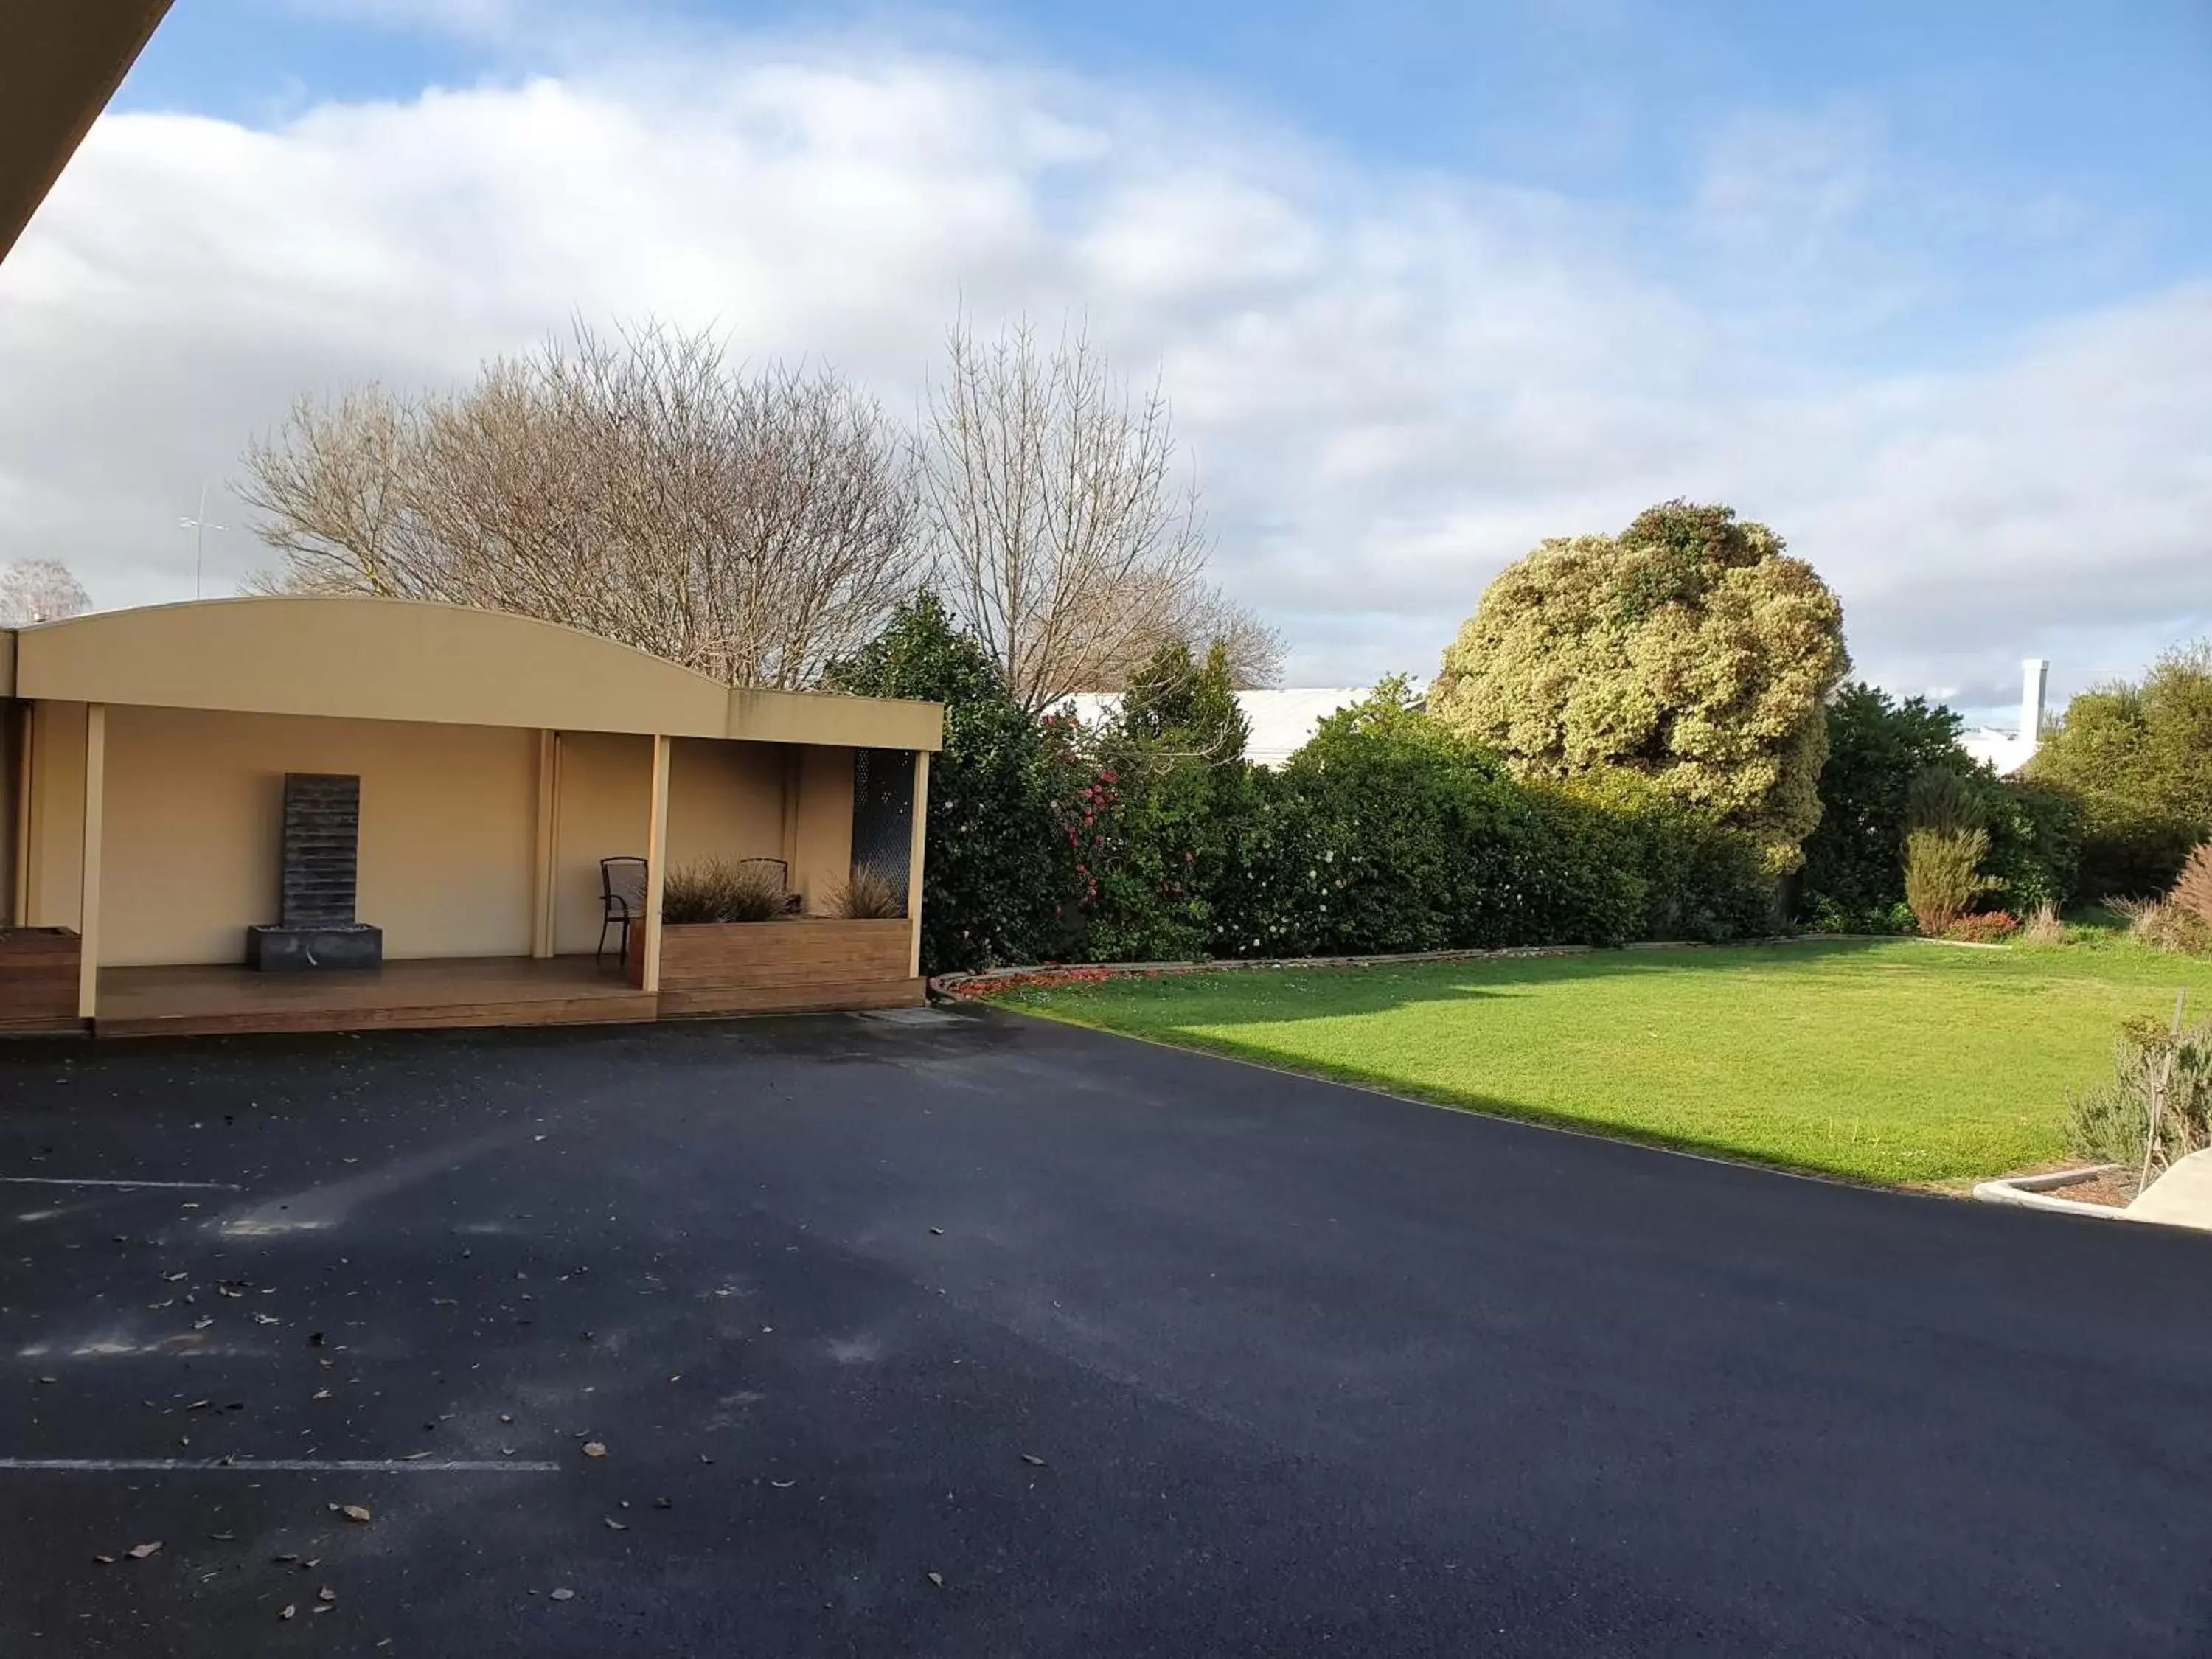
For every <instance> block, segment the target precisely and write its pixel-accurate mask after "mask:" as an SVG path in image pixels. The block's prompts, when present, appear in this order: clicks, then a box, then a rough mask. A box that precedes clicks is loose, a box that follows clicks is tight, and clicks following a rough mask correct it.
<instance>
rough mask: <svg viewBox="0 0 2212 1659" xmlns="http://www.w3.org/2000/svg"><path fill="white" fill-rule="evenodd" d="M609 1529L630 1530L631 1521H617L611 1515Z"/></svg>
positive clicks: (612, 1530)
mask: <svg viewBox="0 0 2212 1659" xmlns="http://www.w3.org/2000/svg"><path fill="white" fill-rule="evenodd" d="M607 1530H608V1531H609V1532H628V1531H629V1522H627V1521H617V1520H616V1519H615V1518H614V1516H608V1517H607Z"/></svg>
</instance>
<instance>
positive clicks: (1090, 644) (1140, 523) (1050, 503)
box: [921, 321, 1281, 711]
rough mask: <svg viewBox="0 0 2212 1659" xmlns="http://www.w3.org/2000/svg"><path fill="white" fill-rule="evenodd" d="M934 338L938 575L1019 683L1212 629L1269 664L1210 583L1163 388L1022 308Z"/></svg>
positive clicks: (928, 503) (1091, 669)
mask: <svg viewBox="0 0 2212 1659" xmlns="http://www.w3.org/2000/svg"><path fill="white" fill-rule="evenodd" d="M946 355H947V362H946V366H945V379H944V381H943V382H942V384H941V385H939V386H936V387H934V388H933V392H932V395H931V397H930V399H929V403H928V407H927V412H926V416H925V419H924V423H923V431H922V434H921V444H922V455H923V463H922V472H923V478H924V497H925V507H924V511H925V516H926V522H927V530H928V533H929V538H930V544H931V552H932V555H933V562H934V579H935V580H936V581H937V582H938V584H939V586H940V587H941V588H942V589H943V591H944V592H945V599H946V601H947V603H948V604H950V605H951V607H952V608H953V610H954V611H956V612H957V614H958V615H959V616H960V617H961V619H962V620H963V622H965V623H967V624H968V626H969V628H971V629H974V630H975V634H976V635H978V637H980V638H981V640H982V641H983V643H984V645H985V646H986V647H987V648H988V649H989V650H990V652H991V653H992V654H993V655H994V657H995V658H996V659H998V661H999V664H1000V667H1001V669H1002V670H1003V671H1005V673H1006V681H1007V684H1008V686H1009V687H1010V688H1011V689H1012V692H1013V694H1014V696H1015V698H1016V699H1017V700H1018V702H1020V703H1021V704H1022V705H1023V706H1024V708H1029V709H1031V710H1033V711H1034V710H1037V709H1042V708H1049V707H1051V706H1052V705H1053V704H1054V703H1056V702H1059V701H1060V699H1062V698H1063V697H1066V696H1067V695H1068V694H1069V693H1071V692H1075V691H1092V690H1115V689H1118V688H1119V687H1121V686H1122V685H1124V684H1127V679H1128V677H1129V675H1130V674H1131V673H1132V672H1133V671H1135V670H1136V668H1137V667H1138V666H1139V665H1141V664H1142V663H1143V662H1144V660H1145V659H1146V658H1147V657H1149V656H1150V655H1151V654H1152V651H1153V650H1154V648H1155V647H1158V645H1159V644H1161V643H1162V642H1163V641H1166V640H1169V639H1183V640H1185V641H1186V642H1188V643H1190V644H1192V645H1193V646H1194V647H1195V648H1197V649H1200V650H1202V649H1204V648H1205V647H1206V645H1207V644H1208V643H1209V642H1210V641H1211V639H1212V637H1213V636H1214V635H1216V634H1218V633H1236V634H1237V635H1238V636H1239V637H1240V638H1241V640H1242V641H1243V643H1242V647H1241V649H1242V651H1243V653H1244V654H1245V655H1246V656H1247V657H1249V659H1251V664H1252V671H1254V672H1255V673H1259V674H1263V675H1264V674H1267V673H1269V672H1272V670H1273V666H1274V665H1277V664H1279V661H1280V658H1281V647H1280V645H1279V642H1273V641H1270V640H1269V639H1268V637H1267V630H1266V629H1264V628H1262V627H1261V626H1260V625H1259V624H1258V623H1256V622H1255V620H1254V619H1252V618H1249V617H1245V616H1244V615H1243V613H1242V612H1240V611H1237V610H1236V608H1235V607H1234V606H1232V605H1230V604H1229V603H1228V601H1227V600H1225V599H1223V598H1222V596H1221V595H1220V594H1219V593H1218V592H1216V591H1215V590H1213V589H1212V588H1211V587H1208V586H1206V582H1205V580H1204V574H1205V569H1206V553H1207V545H1206V527H1205V522H1204V520H1203V519H1202V517H1201V516H1200V512H1199V505H1198V495H1197V490H1196V488H1195V486H1194V485H1179V484H1178V483H1176V479H1175V477H1173V472H1174V464H1175V459H1176V442H1175V437H1174V433H1173V430H1172V428H1171V427H1170V422H1169V416H1168V407H1167V403H1166V401H1165V399H1164V398H1162V397H1161V395H1160V393H1159V392H1158V389H1157V388H1155V389H1154V390H1153V391H1152V392H1149V393H1147V394H1146V395H1145V396H1143V397H1141V398H1132V397H1131V396H1130V393H1129V391H1128V388H1127V384H1126V383H1125V382H1124V381H1122V380H1121V379H1120V378H1119V377H1117V376H1116V375H1115V374H1114V372H1113V370H1112V368H1111V367H1110V366H1109V364H1108V362H1107V361H1106V359H1105V358H1104V357H1103V356H1102V355H1100V353H1099V352H1098V351H1097V349H1095V348H1094V347H1093V346H1092V345H1091V342H1090V340H1089V338H1088V337H1086V336H1085V334H1084V333H1082V332H1081V331H1073V332H1064V333H1063V334H1062V336H1061V337H1060V342H1059V343H1058V344H1057V345H1055V346H1054V347H1053V348H1052V349H1049V350H1047V349H1044V348H1043V347H1042V345H1041V343H1040V342H1039V340H1038V338H1037V336H1036V331H1035V330H1034V329H1033V328H1031V327H1030V325H1029V324H1027V323H1025V322H1024V323H1018V324H1015V325H1012V326H1011V327H1009V328H1007V329H1006V330H1005V331H1002V332H1001V333H1000V336H999V337H998V338H997V339H996V340H995V341H993V342H991V343H987V344H986V343H979V342H978V341H977V340H976V338H975V335H974V334H973V332H972V331H970V330H969V327H968V325H967V324H966V323H965V322H964V321H963V322H960V323H956V324H955V325H953V327H952V329H951V333H950V335H949V337H948V338H947V353H946Z"/></svg>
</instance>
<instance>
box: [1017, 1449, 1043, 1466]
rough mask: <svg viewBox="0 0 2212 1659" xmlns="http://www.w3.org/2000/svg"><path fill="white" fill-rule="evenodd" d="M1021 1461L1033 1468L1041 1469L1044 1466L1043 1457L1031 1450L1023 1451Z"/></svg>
mask: <svg viewBox="0 0 2212 1659" xmlns="http://www.w3.org/2000/svg"><path fill="white" fill-rule="evenodd" d="M1022 1462H1024V1463H1026V1464H1028V1465H1029V1466H1030V1468H1035V1469H1041V1468H1043V1467H1044V1459H1042V1457H1039V1456H1037V1455H1036V1454H1035V1453H1033V1452H1024V1453H1023V1454H1022Z"/></svg>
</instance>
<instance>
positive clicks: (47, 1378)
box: [39, 1376, 61, 1383]
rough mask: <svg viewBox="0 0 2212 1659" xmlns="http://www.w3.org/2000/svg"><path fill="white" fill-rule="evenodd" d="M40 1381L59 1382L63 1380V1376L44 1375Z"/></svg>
mask: <svg viewBox="0 0 2212 1659" xmlns="http://www.w3.org/2000/svg"><path fill="white" fill-rule="evenodd" d="M39 1381H40V1382H41V1383H58V1382H60V1381H61V1378H59V1377H58V1376H42V1377H40V1379H39Z"/></svg>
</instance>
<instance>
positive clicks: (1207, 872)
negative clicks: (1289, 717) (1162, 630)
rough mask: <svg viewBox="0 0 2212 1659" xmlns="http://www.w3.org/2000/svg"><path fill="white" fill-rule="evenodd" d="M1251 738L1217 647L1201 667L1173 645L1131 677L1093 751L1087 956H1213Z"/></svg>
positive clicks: (1087, 824) (1085, 826)
mask: <svg viewBox="0 0 2212 1659" xmlns="http://www.w3.org/2000/svg"><path fill="white" fill-rule="evenodd" d="M1248 735H1249V726H1248V724H1247V722H1246V720H1245V719H1244V715H1243V711H1242V710H1241V709H1239V708H1237V696H1236V690H1235V684H1234V681H1233V678H1232V677H1231V671H1230V662H1229V653H1228V651H1227V649H1226V647H1225V646H1223V645H1222V644H1220V643H1219V642H1216V644H1215V645H1214V646H1213V647H1212V649H1211V650H1210V651H1208V652H1207V653H1206V659H1205V660H1204V661H1203V662H1200V661H1197V660H1195V659H1194V658H1193V657H1192V656H1191V653H1190V650H1189V648H1188V647H1187V646H1185V645H1183V644H1182V643H1181V642H1179V641H1170V642H1169V643H1167V644H1165V645H1163V646H1161V647H1159V648H1158V650H1156V651H1154V652H1153V653H1152V656H1151V658H1150V659H1147V660H1146V663H1145V665H1143V667H1141V668H1140V669H1139V671H1137V672H1136V674H1134V675H1133V676H1132V677H1131V679H1130V682H1129V685H1128V689H1127V690H1126V691H1125V692H1124V693H1123V694H1122V698H1121V709H1120V712H1119V713H1118V714H1116V716H1115V719H1114V720H1111V721H1109V723H1108V725H1107V726H1106V728H1105V730H1104V732H1103V733H1102V734H1101V735H1100V737H1099V738H1098V740H1097V744H1095V745H1094V749H1093V762H1094V764H1093V776H1094V780H1095V781H1094V785H1093V788H1092V790H1091V793H1090V795H1089V797H1088V798H1087V805H1086V811H1085V815H1084V820H1083V823H1082V830H1083V833H1084V836H1085V838H1086V839H1085V860H1084V863H1085V870H1084V874H1085V877H1086V879H1087V881H1088V884H1089V885H1088V888H1087V891H1086V904H1085V916H1086V919H1087V921H1088V923H1089V928H1090V932H1089V939H1088V945H1089V949H1090V951H1091V955H1092V956H1094V957H1098V958H1101V959H1109V960H1110V959H1120V960H1124V961H1158V960H1168V959H1181V958H1188V957H1202V956H1206V955H1208V954H1210V953H1211V952H1212V951H1213V950H1214V949H1216V948H1217V946H1216V940H1215V935H1216V933H1217V932H1218V927H1217V925H1216V921H1215V894H1216V889H1217V887H1218V884H1219V882H1220V879H1221V875H1222V870H1223V866H1224V861H1225V858H1226V856H1227V854H1228V849H1229V847H1230V846H1231V843H1232V842H1234V840H1235V839H1236V837H1237V833H1238V828H1239V825H1240V823H1241V822H1242V820H1243V817H1244V815H1245V812H1246V811H1247V809H1248V807H1249V801H1250V768H1249V767H1248V766H1246V765H1245V763H1244V743H1245V739H1246V738H1247V736H1248Z"/></svg>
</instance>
